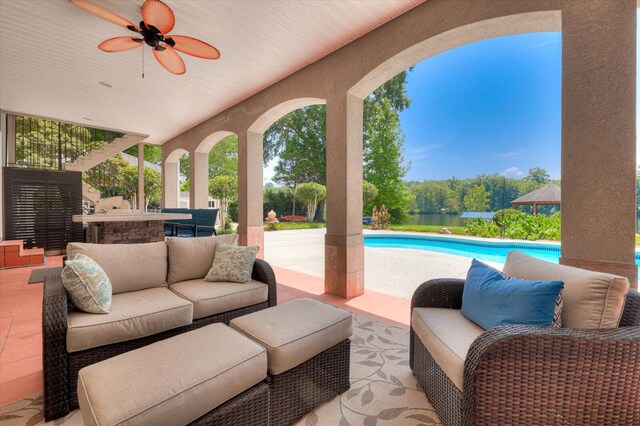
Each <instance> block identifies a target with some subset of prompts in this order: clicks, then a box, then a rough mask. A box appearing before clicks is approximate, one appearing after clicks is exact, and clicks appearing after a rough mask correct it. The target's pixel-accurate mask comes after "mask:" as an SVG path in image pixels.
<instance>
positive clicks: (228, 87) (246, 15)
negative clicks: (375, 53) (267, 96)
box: [0, 0, 423, 144]
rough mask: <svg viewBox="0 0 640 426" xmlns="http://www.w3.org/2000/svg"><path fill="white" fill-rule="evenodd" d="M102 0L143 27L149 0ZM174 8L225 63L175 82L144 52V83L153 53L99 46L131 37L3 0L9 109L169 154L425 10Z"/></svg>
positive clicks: (300, 3)
mask: <svg viewBox="0 0 640 426" xmlns="http://www.w3.org/2000/svg"><path fill="white" fill-rule="evenodd" d="M92 1H94V2H95V3H99V4H101V5H103V6H105V7H107V8H109V9H110V10H112V11H114V12H116V13H118V14H120V15H122V16H123V17H125V18H127V19H129V20H131V21H132V22H134V23H137V22H139V21H140V19H141V17H140V6H141V5H142V3H143V0H102V1H100V0H92ZM164 1H165V3H167V4H168V5H169V6H170V7H171V8H172V9H173V11H174V12H175V15H176V25H175V28H174V30H173V31H172V33H173V34H182V35H189V36H192V37H196V38H200V39H202V40H204V41H206V42H208V43H211V44H213V45H214V46H216V47H217V48H218V49H219V50H220V51H221V53H222V57H221V59H220V60H217V61H208V60H203V59H198V58H194V57H190V56H187V55H181V56H182V57H183V59H184V61H185V63H186V66H187V72H186V74H184V75H182V76H176V75H172V74H170V73H168V72H167V71H166V70H164V69H163V68H162V67H161V66H160V65H159V64H158V63H157V62H156V61H155V59H154V58H153V55H152V53H151V50H150V48H148V47H146V46H145V47H144V63H145V78H144V79H142V78H141V68H142V54H141V51H142V49H134V50H130V51H126V52H120V53H105V52H102V51H100V50H98V48H97V45H98V44H99V43H100V42H102V41H103V40H106V39H108V38H111V37H116V36H123V35H131V34H132V33H130V32H128V31H127V30H125V29H124V28H121V27H118V26H116V25H114V24H111V23H109V22H106V21H103V20H101V19H99V18H97V17H95V16H93V15H91V14H89V13H88V12H85V11H83V10H81V9H78V8H76V7H74V6H73V5H72V4H71V3H69V2H68V1H67V0H0V108H2V109H3V110H6V111H10V112H16V113H23V114H31V115H37V116H43V117H49V118H54V119H59V120H65V121H70V122H77V123H82V124H87V125H91V126H96V127H104V128H110V129H117V130H122V131H127V132H135V133H140V134H148V135H149V139H148V142H150V143H156V144H160V143H163V142H165V141H167V140H168V139H170V138H172V137H173V136H175V135H177V134H180V133H182V132H183V131H185V130H187V129H189V128H190V127H192V126H193V125H195V124H197V123H199V122H201V121H203V120H205V119H206V118H208V117H210V116H212V115H214V114H216V113H218V112H220V111H222V110H224V109H225V108H227V107H229V106H231V105H233V104H235V103H237V102H238V101H240V100H242V99H244V98H246V97H248V96H251V95H252V94H254V93H256V92H258V91H260V90H261V89H263V88H265V87H267V86H269V85H271V84H273V83H274V82H276V81H278V80H280V79H282V78H284V77H286V76H287V75H289V74H291V73H292V72H294V71H296V70H298V69H300V68H302V67H304V66H306V65H308V64H310V63H312V62H314V61H316V60H317V59H319V58H321V57H323V56H325V55H327V54H328V53H330V52H332V51H334V50H336V49H338V48H340V47H342V46H343V45H345V44H347V43H349V42H350V41H352V40H354V39H356V38H358V37H360V36H361V35H363V34H365V33H367V32H369V31H371V30H372V29H374V28H376V27H378V26H380V25H382V24H384V23H385V22H387V21H389V20H391V19H393V18H394V17H396V16H398V15H400V14H402V13H404V12H406V11H407V10H409V9H411V8H412V7H414V6H416V5H417V4H419V3H421V2H422V1H423V0H265V1H263V0H215V1H214V0H211V1H205V0H164ZM101 81H102V82H107V83H109V84H111V85H112V86H113V87H111V88H107V87H104V86H102V85H101V84H99V82H101ZM86 118H89V119H91V120H90V121H89V120H86Z"/></svg>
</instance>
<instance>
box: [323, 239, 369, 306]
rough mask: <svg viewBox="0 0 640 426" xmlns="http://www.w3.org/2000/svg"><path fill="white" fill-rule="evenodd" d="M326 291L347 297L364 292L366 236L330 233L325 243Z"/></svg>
mask: <svg viewBox="0 0 640 426" xmlns="http://www.w3.org/2000/svg"><path fill="white" fill-rule="evenodd" d="M324 244H325V245H324V259H325V260H324V265H325V266H324V291H325V293H329V294H333V295H336V296H339V297H343V298H345V299H350V298H352V297H356V296H360V295H361V294H363V293H364V236H363V235H362V234H356V235H348V236H342V235H329V234H327V235H326V236H325V243H324Z"/></svg>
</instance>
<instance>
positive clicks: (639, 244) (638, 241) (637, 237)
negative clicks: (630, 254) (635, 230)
mask: <svg viewBox="0 0 640 426" xmlns="http://www.w3.org/2000/svg"><path fill="white" fill-rule="evenodd" d="M636 245H637V246H640V234H636Z"/></svg>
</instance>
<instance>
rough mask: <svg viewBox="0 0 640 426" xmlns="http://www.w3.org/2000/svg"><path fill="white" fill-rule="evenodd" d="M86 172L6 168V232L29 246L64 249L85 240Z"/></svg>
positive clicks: (6, 234) (8, 235)
mask: <svg viewBox="0 0 640 426" xmlns="http://www.w3.org/2000/svg"><path fill="white" fill-rule="evenodd" d="M74 214H82V173H80V172H64V171H53V170H37V169H25V168H18V167H5V168H4V215H5V219H4V235H5V238H6V239H7V240H23V241H24V242H25V247H26V248H32V247H41V248H44V249H45V250H64V249H65V248H66V246H67V243H68V242H71V241H81V240H82V223H74V222H72V220H71V216H72V215H74Z"/></svg>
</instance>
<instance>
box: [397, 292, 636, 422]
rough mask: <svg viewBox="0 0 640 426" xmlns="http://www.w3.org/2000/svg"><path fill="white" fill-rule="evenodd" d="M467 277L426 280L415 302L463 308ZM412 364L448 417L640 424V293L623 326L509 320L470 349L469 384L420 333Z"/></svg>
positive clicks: (630, 297) (415, 339)
mask: <svg viewBox="0 0 640 426" xmlns="http://www.w3.org/2000/svg"><path fill="white" fill-rule="evenodd" d="M463 290H464V281H463V280H458V279H437V280H431V281H427V282H426V283H424V284H422V285H421V286H420V287H418V289H417V290H416V292H415V293H414V295H413V298H412V301H411V309H412V311H413V308H414V307H424V308H429V307H432V308H448V309H460V308H461V306H462V292H463ZM410 339H411V351H410V361H409V363H410V366H411V369H412V370H413V372H414V374H415V375H416V377H417V379H418V381H419V382H420V384H421V385H422V387H423V388H424V390H425V392H426V394H427V396H428V398H429V400H430V401H431V403H432V404H433V406H434V407H435V409H436V411H437V412H438V414H439V415H440V417H441V419H442V422H443V423H444V424H445V425H541V426H542V425H544V426H547V425H556V424H557V425H632V424H634V425H637V424H640V402H639V401H640V365H639V364H638V359H639V357H640V293H638V292H635V291H631V292H629V294H628V296H627V300H626V305H625V309H624V313H623V316H622V321H621V323H620V327H619V328H616V329H610V330H579V329H567V328H552V327H538V326H524V325H515V326H506V327H497V328H494V329H491V330H488V331H486V332H485V333H483V334H482V335H481V336H480V337H478V338H477V339H476V340H475V341H474V343H473V344H472V345H471V348H470V349H469V353H468V355H467V358H466V359H465V364H464V387H463V389H464V390H463V391H462V392H460V391H459V389H458V388H457V387H456V386H455V385H454V384H453V383H452V382H451V380H450V379H449V378H448V377H447V375H446V374H445V373H444V372H443V371H442V370H441V369H440V367H439V366H438V364H437V363H436V362H435V361H434V359H433V357H432V356H431V355H430V354H429V352H428V351H427V349H426V348H425V346H424V345H423V344H422V342H421V341H420V339H419V338H418V337H417V335H416V334H415V332H414V330H413V328H412V329H411V334H410Z"/></svg>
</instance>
